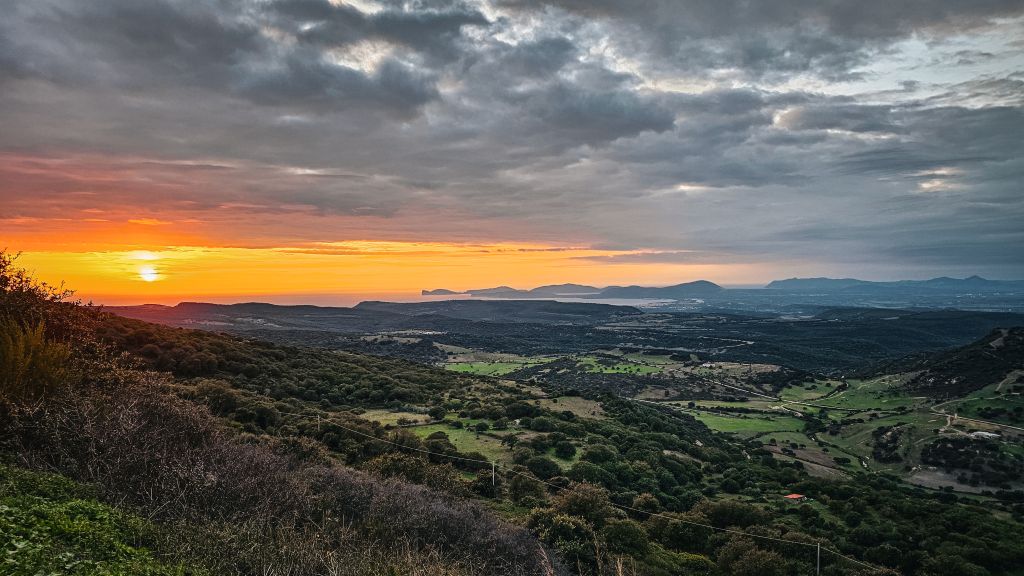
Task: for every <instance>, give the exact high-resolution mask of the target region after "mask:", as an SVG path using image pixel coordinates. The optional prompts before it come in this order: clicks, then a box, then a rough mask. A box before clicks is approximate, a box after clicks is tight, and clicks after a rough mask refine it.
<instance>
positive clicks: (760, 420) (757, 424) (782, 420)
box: [692, 411, 804, 436]
mask: <svg viewBox="0 0 1024 576" xmlns="http://www.w3.org/2000/svg"><path fill="white" fill-rule="evenodd" d="M692 414H693V415H694V417H696V418H697V419H698V420H700V421H701V422H703V423H704V425H705V426H707V427H708V428H711V429H712V430H717V431H719V432H731V433H734V434H738V435H741V436H755V435H757V434H761V433H764V432H776V431H778V432H799V431H801V430H803V429H804V422H803V421H802V420H800V419H799V418H796V417H794V416H768V415H758V414H749V415H744V416H731V415H724V414H715V413H711V412H701V411H693V412H692Z"/></svg>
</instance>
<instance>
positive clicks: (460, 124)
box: [0, 0, 1024, 276]
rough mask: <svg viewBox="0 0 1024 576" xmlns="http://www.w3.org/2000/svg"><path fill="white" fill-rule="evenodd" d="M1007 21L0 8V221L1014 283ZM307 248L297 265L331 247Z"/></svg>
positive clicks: (570, 4)
mask: <svg viewBox="0 0 1024 576" xmlns="http://www.w3.org/2000/svg"><path fill="white" fill-rule="evenodd" d="M1022 22H1024V7H1022V5H1021V4H1020V3H1019V2H1011V1H995V0H982V1H979V2H960V1H954V0H937V1H935V2H928V3H918V2H903V1H894V0H886V1H882V0H870V1H868V2H861V3H848V2H818V1H817V0H789V1H784V2H747V1H740V0H736V1H732V0H728V1H722V0H714V1H712V0H640V1H634V0H629V1H627V0H549V1H547V2H525V1H522V2H520V1H516V0H494V1H491V2H484V1H473V2H470V1H466V2H462V1H457V0H419V1H400V0H385V1H379V2H373V1H372V0H366V1H365V2H360V3H358V4H349V3H344V2H329V1H327V0H274V1H270V2H257V1H248V0H191V1H186V0H152V1H149V2H138V1H136V0H109V1H106V2H78V1H74V0H37V1H36V2H19V3H15V4H14V5H13V6H11V7H10V8H9V10H8V11H7V12H6V13H5V14H4V18H2V19H0V87H2V90H0V126H3V130H2V131H0V201H2V203H3V206H4V208H5V214H16V215H18V216H23V217H29V218H46V217H48V216H52V215H53V214H56V213H63V212H66V211H67V210H71V209H83V210H84V209H89V208H90V207H94V208H102V206H98V205H101V204H103V203H104V202H107V203H111V204H115V203H116V204H117V205H118V206H121V207H124V208H125V209H129V210H130V209H132V208H136V207H137V208H138V209H139V211H140V212H145V213H152V212H153V211H154V210H158V209H159V207H161V206H169V207H172V208H173V209H174V210H176V211H179V212H188V211H192V212H193V213H194V214H195V217H197V218H201V217H202V213H203V211H217V210H233V211H236V212H237V213H238V214H240V215H244V214H257V213H258V214H280V215H281V221H282V222H287V217H288V215H289V214H293V213H296V212H302V213H303V214H318V215H322V216H324V217H327V218H330V217H334V216H345V217H361V216H371V217H373V218H377V219H379V220H374V225H375V226H380V227H383V228H384V230H382V232H381V234H385V233H386V232H387V230H386V229H387V226H388V224H387V222H389V221H394V222H397V221H398V220H400V219H401V216H404V215H409V214H430V215H431V217H430V218H431V220H430V222H424V223H423V224H422V229H421V230H419V231H418V232H417V231H416V230H411V229H409V228H408V227H407V226H408V220H406V221H403V222H405V223H403V224H402V226H406V227H404V228H397V226H399V225H398V224H395V226H396V228H395V231H394V233H395V234H400V235H402V237H405V238H407V237H415V236H417V234H419V235H421V236H423V238H424V239H432V240H437V239H442V240H443V239H445V238H444V237H443V234H444V231H445V230H463V229H464V227H465V226H466V222H474V223H476V224H474V229H480V230H488V231H489V233H490V234H492V235H493V238H488V239H489V240H504V239H515V240H535V241H552V242H553V241H558V242H563V243H564V242H568V243H573V244H574V245H585V244H591V245H595V246H597V245H603V246H616V247H619V248H623V249H628V250H632V252H631V253H630V254H625V255H622V256H621V257H616V259H611V260H604V261H605V262H607V263H615V262H630V263H664V264H680V263H713V262H731V263H742V262H752V261H792V260H794V259H802V260H803V261H809V262H846V263H850V264H851V265H855V266H859V267H861V268H862V269H867V268H868V267H869V266H876V267H885V266H890V267H892V268H893V269H897V270H898V269H900V267H901V266H908V265H912V264H920V265H921V266H929V267H932V268H933V269H935V270H939V269H943V270H945V268H943V267H946V268H948V267H954V266H957V265H961V264H963V265H970V266H976V267H978V269H973V268H972V269H971V270H966V271H967V272H972V273H973V272H979V273H993V274H998V275H1002V276H1024V255H1022V253H1021V251H1020V250H1015V249H1014V247H1015V246H1019V244H1020V239H1021V238H1020V234H1021V233H1020V230H1021V228H1020V224H1019V222H1020V221H1024V208H1022V205H1024V201H1022V195H1024V194H1022V190H1021V186H1020V182H1022V181H1024V160H1022V159H1024V147H1022V144H1021V142H1022V139H1021V138H1020V134H1022V133H1024V115H1022V114H1024V113H1022V108H1021V107H1022V104H1024V99H1022V97H1021V94H1024V89H1022V87H1024V76H1022V71H1021V70H1022V69H1024V62H1022V60H1021V51H1020V46H1014V45H1013V43H1012V41H1010V40H1006V38H1011V39H1012V38H1013V37H1015V36H1016V37H1019V36H1020V32H1021V31H1022V29H1024V26H1022ZM922 46H926V48H923V47H922ZM915 51H916V52H915ZM225 207H229V208H225ZM439 215H444V216H439ZM316 234H317V231H316V230H309V229H303V230H296V231H295V235H294V237H301V238H303V239H305V240H310V241H316V240H322V241H334V240H338V239H339V238H335V237H323V238H319V237H316V236H315V235H316ZM439 234H440V236H439ZM452 234H456V232H453V233H452ZM288 237H291V236H288ZM238 242H239V244H244V243H245V239H244V238H242V239H239V240H238Z"/></svg>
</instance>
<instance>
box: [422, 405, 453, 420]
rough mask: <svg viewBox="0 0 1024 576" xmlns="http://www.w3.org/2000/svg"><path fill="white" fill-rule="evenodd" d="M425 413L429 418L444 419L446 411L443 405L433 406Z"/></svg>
mask: <svg viewBox="0 0 1024 576" xmlns="http://www.w3.org/2000/svg"><path fill="white" fill-rule="evenodd" d="M427 415H428V416H430V419H431V420H444V417H445V416H447V415H448V411H447V410H445V409H444V406H434V407H433V408H431V409H430V410H429V411H427Z"/></svg>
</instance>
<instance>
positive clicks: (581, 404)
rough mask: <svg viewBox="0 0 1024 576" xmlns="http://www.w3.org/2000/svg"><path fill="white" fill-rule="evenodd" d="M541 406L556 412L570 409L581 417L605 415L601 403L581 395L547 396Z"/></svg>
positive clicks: (541, 401)
mask: <svg viewBox="0 0 1024 576" xmlns="http://www.w3.org/2000/svg"><path fill="white" fill-rule="evenodd" d="M540 405H541V407H543V408H545V409H547V410H553V411H555V412H561V411H563V410H568V411H569V412H572V413H573V414H575V415H577V416H579V417H581V418H600V417H602V416H604V410H603V409H602V408H601V403H600V402H597V401H595V400H587V399H586V398H580V397H579V396H562V397H559V398H545V399H543V400H540Z"/></svg>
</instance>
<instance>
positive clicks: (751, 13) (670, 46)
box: [498, 0, 1021, 78]
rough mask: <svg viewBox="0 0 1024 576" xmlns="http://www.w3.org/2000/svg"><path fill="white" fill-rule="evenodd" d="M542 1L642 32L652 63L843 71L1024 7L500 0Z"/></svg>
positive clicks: (754, 71)
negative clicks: (898, 46)
mask: <svg viewBox="0 0 1024 576" xmlns="http://www.w3.org/2000/svg"><path fill="white" fill-rule="evenodd" d="M498 3H499V4H500V5H503V6H507V7H510V8H514V9H518V10H525V11H530V10H534V9H536V7H537V6H538V5H545V6H550V7H555V8H558V9H561V10H565V11H567V12H569V13H572V14H576V15H579V16H581V17H583V18H593V19H598V20H602V21H604V22H607V23H609V24H610V25H612V26H616V27H619V28H633V29H634V30H635V31H639V33H635V34H636V38H634V39H633V42H632V43H631V44H632V46H631V47H632V48H633V49H635V50H640V51H650V52H654V53H656V54H658V55H660V56H662V57H665V58H666V59H665V60H664V61H661V62H655V63H652V66H653V67H663V68H674V69H687V70H691V71H694V70H700V69H705V70H715V69H723V68H737V69H738V70H737V71H738V72H740V73H743V74H745V75H748V76H764V75H772V74H774V73H776V72H801V71H812V72H815V73H817V74H820V75H822V76H824V77H831V78H842V77H846V76H849V75H850V74H851V71H852V68H854V67H855V66H857V65H859V64H862V63H864V62H865V61H866V59H867V58H869V57H870V56H871V54H872V53H873V51H876V50H879V49H882V48H884V47H885V46H886V45H887V44H888V43H890V42H892V41H895V40H899V39H903V38H907V37H908V36H910V35H911V34H914V33H923V34H928V35H931V34H935V35H941V34H946V33H950V32H954V31H956V32H963V31H967V30H972V29H976V28H979V27H983V26H987V25H989V24H990V23H991V22H992V21H993V19H995V18H1000V17H1011V16H1017V15H1019V14H1020V12H1021V5H1020V3H1019V2H1016V1H1015V0H983V1H980V2H961V1H959V0H939V1H934V2H927V3H920V2H914V1H910V0H895V1H894V0H868V1H864V2H821V1H819V0H789V1H786V2H749V1H747V0H541V1H540V2H537V1H534V0H498Z"/></svg>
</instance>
